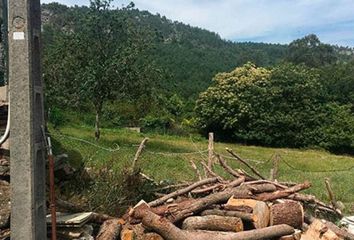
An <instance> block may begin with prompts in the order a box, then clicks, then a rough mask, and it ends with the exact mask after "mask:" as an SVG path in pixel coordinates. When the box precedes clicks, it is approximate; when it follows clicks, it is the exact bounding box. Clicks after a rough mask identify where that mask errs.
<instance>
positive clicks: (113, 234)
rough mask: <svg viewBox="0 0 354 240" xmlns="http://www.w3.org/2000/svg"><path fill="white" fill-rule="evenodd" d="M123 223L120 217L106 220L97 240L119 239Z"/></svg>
mask: <svg viewBox="0 0 354 240" xmlns="http://www.w3.org/2000/svg"><path fill="white" fill-rule="evenodd" d="M122 223H123V222H121V221H120V220H119V219H111V220H107V221H105V222H104V223H103V224H102V226H101V228H100V231H99V232H98V235H97V237H96V240H115V239H118V237H119V235H120V232H121V230H122Z"/></svg>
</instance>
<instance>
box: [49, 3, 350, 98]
mask: <svg viewBox="0 0 354 240" xmlns="http://www.w3.org/2000/svg"><path fill="white" fill-rule="evenodd" d="M137 7H139V6H137ZM87 10H88V8H87V7H77V6H76V7H71V8H69V7H66V6H65V5H61V4H58V3H51V4H43V6H42V19H43V25H44V26H47V28H45V29H47V30H48V26H49V25H50V26H55V28H54V29H63V28H65V27H66V26H69V25H70V24H73V23H74V22H75V21H77V19H78V18H79V17H78V16H80V15H81V16H84V14H85V12H86V11H87ZM117 11H118V12H121V13H122V12H125V13H128V14H127V16H129V18H130V19H131V20H132V21H133V22H135V23H136V25H137V26H138V27H140V28H147V29H150V30H152V31H154V32H156V34H157V36H158V38H157V40H156V46H155V49H154V50H153V51H151V53H150V56H149V60H150V61H154V62H156V63H157V64H158V66H161V68H162V69H163V70H164V72H165V76H164V78H163V80H162V81H160V82H159V84H158V85H159V86H160V87H161V89H162V90H164V91H166V92H167V93H170V94H171V92H173V93H177V94H179V95H181V96H183V97H185V98H190V97H192V99H194V98H195V97H196V96H198V94H199V93H200V92H201V91H204V90H205V89H206V88H207V87H208V86H209V85H210V83H211V79H212V78H213V76H214V75H215V74H216V73H218V72H227V71H230V70H232V69H234V68H235V67H237V66H241V65H243V64H244V63H246V62H248V61H251V62H253V63H255V64H256V65H257V66H272V65H274V64H276V63H278V62H280V61H281V60H283V59H284V57H285V55H286V52H287V46H288V45H282V44H266V43H253V42H242V43H237V42H231V41H227V40H224V39H222V38H221V37H220V36H219V35H218V34H216V33H214V32H211V31H208V30H205V29H201V28H198V27H192V26H190V25H186V24H184V23H181V22H177V21H173V20H170V19H168V18H167V17H165V16H161V15H160V14H156V15H154V14H151V13H150V12H148V11H141V10H138V9H137V8H134V9H130V10H126V9H120V10H117ZM46 34H48V33H46V32H45V36H46ZM49 40H50V38H45V43H46V42H48V41H49ZM333 47H334V49H335V51H336V54H337V57H338V59H339V60H341V61H349V60H350V59H352V58H353V54H354V50H353V49H352V48H347V47H341V46H333Z"/></svg>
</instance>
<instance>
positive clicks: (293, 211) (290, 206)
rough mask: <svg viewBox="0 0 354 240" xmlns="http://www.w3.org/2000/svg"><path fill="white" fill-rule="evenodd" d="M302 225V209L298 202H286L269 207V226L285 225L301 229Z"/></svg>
mask: <svg viewBox="0 0 354 240" xmlns="http://www.w3.org/2000/svg"><path fill="white" fill-rule="evenodd" d="M303 223H304V209H303V207H302V205H301V204H300V203H298V202H294V201H287V202H284V203H278V204H274V205H272V206H271V207H270V225H271V226H273V225H278V224H287V225H289V226H292V227H293V228H296V229H301V227H302V224H303Z"/></svg>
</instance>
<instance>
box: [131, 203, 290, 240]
mask: <svg viewBox="0 0 354 240" xmlns="http://www.w3.org/2000/svg"><path fill="white" fill-rule="evenodd" d="M131 216H132V217H133V218H138V219H142V223H143V225H144V226H146V227H148V228H149V229H152V230H153V231H155V232H157V233H158V234H160V235H161V236H162V237H163V238H164V239H165V240H205V239H213V240H265V239H272V238H277V237H281V236H285V235H290V234H293V233H294V228H292V227H290V226H288V225H285V224H284V225H277V226H272V227H267V228H262V229H256V230H251V231H244V232H238V233H225V232H210V231H186V230H181V229H179V228H177V227H176V226H175V225H174V224H173V223H171V222H170V221H169V220H167V219H166V218H162V217H160V216H158V215H156V214H154V213H153V212H151V211H150V209H149V207H148V206H147V205H145V206H140V207H138V208H136V209H134V211H133V212H132V214H131Z"/></svg>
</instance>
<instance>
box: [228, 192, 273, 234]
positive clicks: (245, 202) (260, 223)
mask: <svg viewBox="0 0 354 240" xmlns="http://www.w3.org/2000/svg"><path fill="white" fill-rule="evenodd" d="M225 207H226V208H231V207H249V208H251V209H252V219H253V221H252V222H253V225H254V227H255V228H257V229H258V228H264V227H267V226H268V224H269V207H268V205H267V204H266V203H265V202H262V201H257V200H253V199H238V198H235V197H232V198H230V199H229V201H228V202H227V204H226V205H225Z"/></svg>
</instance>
